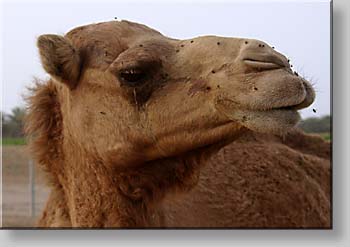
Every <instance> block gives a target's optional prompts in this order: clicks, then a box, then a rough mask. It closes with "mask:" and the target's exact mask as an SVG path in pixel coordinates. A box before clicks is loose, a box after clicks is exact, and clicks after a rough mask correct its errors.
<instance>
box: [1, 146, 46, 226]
mask: <svg viewBox="0 0 350 247" xmlns="http://www.w3.org/2000/svg"><path fill="white" fill-rule="evenodd" d="M2 151H3V152H2V155H3V156H2V226H3V227H31V226H34V225H35V222H36V220H37V218H38V216H39V215H40V212H41V211H42V209H43V207H44V206H45V202H46V199H47V197H48V193H49V189H48V188H47V187H46V186H45V182H44V178H43V175H42V174H41V173H40V171H39V170H37V169H36V170H35V197H34V198H35V214H33V215H32V212H31V210H32V208H31V197H32V195H31V186H30V180H29V174H30V173H29V170H30V169H29V160H30V157H29V155H28V150H27V148H26V146H3V147H2Z"/></svg>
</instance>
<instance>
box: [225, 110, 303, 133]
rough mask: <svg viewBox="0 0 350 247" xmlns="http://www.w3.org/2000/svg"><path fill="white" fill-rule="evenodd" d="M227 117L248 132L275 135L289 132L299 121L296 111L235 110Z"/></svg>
mask: <svg viewBox="0 0 350 247" xmlns="http://www.w3.org/2000/svg"><path fill="white" fill-rule="evenodd" d="M228 117H229V118H230V119H231V120H233V121H237V122H239V123H240V124H241V125H243V126H244V127H246V128H248V129H250V130H253V131H257V132H260V133H271V134H277V135H281V134H285V133H287V132H289V131H290V130H292V129H293V128H294V126H295V125H296V124H297V123H298V122H299V120H300V114H299V113H298V112H297V111H295V110H288V109H274V110H268V111H252V110H242V111H237V110H236V111H233V112H232V114H230V115H229V116H228Z"/></svg>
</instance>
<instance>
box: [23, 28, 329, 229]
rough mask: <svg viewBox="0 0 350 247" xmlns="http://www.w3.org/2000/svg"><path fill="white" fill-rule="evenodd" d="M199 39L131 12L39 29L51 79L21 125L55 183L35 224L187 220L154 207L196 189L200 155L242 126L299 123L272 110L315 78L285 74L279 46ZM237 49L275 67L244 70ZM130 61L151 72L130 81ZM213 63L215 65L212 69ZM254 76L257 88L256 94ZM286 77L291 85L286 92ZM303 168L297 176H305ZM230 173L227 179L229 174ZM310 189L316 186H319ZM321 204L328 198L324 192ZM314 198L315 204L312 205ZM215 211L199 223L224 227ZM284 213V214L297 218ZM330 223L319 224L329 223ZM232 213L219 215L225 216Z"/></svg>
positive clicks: (301, 98) (296, 99)
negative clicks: (121, 17) (130, 16)
mask: <svg viewBox="0 0 350 247" xmlns="http://www.w3.org/2000/svg"><path fill="white" fill-rule="evenodd" d="M195 41H196V42H190V41H188V44H186V45H184V42H185V41H177V40H173V39H169V38H166V37H164V36H162V35H161V34H160V33H158V32H156V31H154V30H152V29H149V28H147V27H146V26H143V25H139V24H135V23H130V22H108V23H100V24H94V25H88V26H85V27H80V28H77V29H74V30H73V31H71V32H69V33H68V34H67V35H66V36H65V37H60V36H56V35H43V36H41V37H40V38H39V40H38V47H39V51H40V54H41V59H42V63H43V67H44V69H45V70H46V71H47V72H48V73H49V74H50V75H51V76H52V78H53V80H50V81H48V82H46V83H37V84H36V86H35V87H34V88H33V89H32V92H31V96H30V97H29V98H28V102H29V108H28V117H27V121H26V131H27V134H28V136H29V137H30V138H31V139H32V141H31V144H30V145H31V147H32V150H33V152H34V157H35V160H36V162H37V163H38V165H40V166H41V167H43V168H44V169H45V170H46V171H47V172H48V173H49V175H50V177H51V186H52V194H51V196H50V198H49V201H48V203H47V205H46V208H45V210H44V213H43V215H42V217H41V219H40V221H39V226H42V227H147V226H164V225H167V226H182V225H186V226H189V225H188V223H186V220H184V221H183V222H178V221H177V222H176V221H173V222H172V221H171V220H169V218H168V216H170V215H171V212H170V211H169V210H167V211H163V210H162V206H161V204H162V202H163V201H164V200H165V198H170V195H174V194H180V193H183V192H189V191H190V190H191V189H192V188H193V187H195V185H196V184H197V183H198V181H199V179H200V171H201V170H203V165H204V164H205V163H206V161H207V160H208V159H209V158H210V157H211V156H212V155H213V154H215V153H217V151H218V150H219V149H220V148H221V147H223V146H225V145H227V144H228V143H230V142H233V141H234V140H239V139H237V138H238V137H239V136H241V135H242V134H244V133H245V132H246V131H247V129H246V128H245V127H249V128H251V129H253V130H254V129H255V130H261V131H264V132H272V131H275V129H276V131H277V132H279V131H282V130H283V131H284V132H285V131H286V130H289V129H290V128H291V127H292V126H293V125H294V124H295V123H296V121H295V120H296V117H295V116H296V112H295V111H286V110H280V109H278V110H275V108H280V107H283V106H292V107H294V108H295V109H299V108H300V106H303V107H306V106H308V105H309V104H311V102H312V101H313V97H314V95H313V90H312V88H311V86H309V84H308V83H307V82H306V81H304V80H303V79H301V78H299V77H296V76H295V75H294V74H293V73H291V70H290V68H289V67H288V66H287V65H286V64H285V61H286V59H285V57H284V56H283V55H281V54H279V53H277V52H275V51H273V49H272V48H269V47H267V46H265V48H263V50H260V48H257V47H262V46H261V45H259V46H258V45H257V44H258V43H259V42H260V41H255V40H251V41H250V42H249V44H250V45H249V46H246V45H245V43H244V42H243V41H244V40H242V39H233V38H232V39H229V38H220V46H218V45H217V37H213V36H210V37H201V38H197V39H196V40H195ZM179 42H180V43H179ZM181 42H182V43H181ZM179 44H182V45H179ZM189 44H192V45H189ZM211 46H213V47H212V48H211V50H209V49H208V47H211ZM214 47H215V48H214ZM227 49H230V51H231V53H230V54H229V55H228V53H227V51H226V50H227ZM257 49H259V50H257ZM261 51H263V53H261ZM233 54H234V55H236V56H237V59H236V60H233V58H232V56H233ZM244 54H250V55H249V56H252V55H251V54H253V55H254V54H259V57H258V59H260V60H259V61H261V60H262V59H267V60H268V62H269V63H267V65H266V63H264V62H263V61H262V62H259V63H258V65H256V64H253V65H254V66H265V67H266V66H267V67H268V66H271V65H269V64H270V62H271V61H270V60H271V59H273V60H272V61H276V63H275V65H273V66H275V67H276V66H277V68H275V67H274V69H273V70H272V69H270V68H268V69H269V70H266V71H265V70H264V71H260V70H261V69H260V68H259V70H257V71H255V70H254V67H253V68H249V69H247V65H246V64H245V60H240V57H242V56H243V55H244ZM261 54H262V55H261ZM264 54H265V55H264ZM266 54H267V55H266ZM214 55H215V56H214ZM203 56H204V58H205V59H203ZM261 56H262V57H261ZM249 59H250V57H249ZM198 61H201V62H198ZM280 64H282V65H280ZM283 66H285V67H283ZM134 68H137V69H138V70H142V71H143V72H144V73H145V74H146V75H147V77H145V79H144V80H143V81H142V82H140V83H137V84H132V83H131V82H129V81H125V80H124V79H123V78H122V77H121V72H122V71H125V70H126V71H128V70H132V69H134ZM213 68H214V69H215V68H216V70H215V71H217V72H215V73H212V70H213ZM218 68H220V69H218ZM252 73H255V75H254V76H253V77H252V76H251V74H252ZM280 76H282V78H283V81H281V80H280ZM246 80H248V82H247V81H246ZM267 82H268V83H267ZM270 84H271V85H272V86H271V85H270ZM252 85H256V86H259V90H258V91H256V90H253V92H252V91H251V89H252V88H253V87H252ZM288 85H289V89H290V91H285V90H283V89H284V88H286V87H287V86H288ZM204 88H205V90H203V89H204ZM189 92H190V95H188V94H189ZM252 93H254V95H255V96H254V97H252V95H251V94H252ZM247 97H248V98H249V97H250V99H251V101H252V102H250V101H249V102H248V101H247ZM253 99H254V100H253ZM264 99H265V100H264ZM247 102H248V103H247ZM259 107H260V108H259ZM242 116H243V117H242ZM241 119H244V121H242V120H241ZM267 121H269V125H266V122H267ZM269 144H271V143H269ZM271 146H274V145H271ZM268 148H269V149H270V147H268ZM259 151H260V152H262V151H263V149H260V150H259ZM252 152H253V151H252ZM278 157H279V156H278ZM268 158H271V157H268ZM228 159H229V158H228ZM218 162H220V163H221V164H225V162H226V161H224V160H221V161H218ZM227 162H228V161H227ZM269 162H272V161H269ZM234 163H235V162H233V163H229V164H226V165H224V167H222V166H219V165H216V166H215V167H216V168H219V167H220V169H221V170H220V171H218V170H215V169H214V170H211V169H212V168H210V167H212V166H210V167H209V168H207V169H209V170H207V171H208V174H209V175H208V177H209V178H210V179H211V181H216V174H219V173H220V172H223V171H227V169H230V167H234ZM218 164H219V163H218ZM214 165H215V162H214ZM271 167H273V165H271ZM276 169H277V171H278V170H280V169H281V168H280V167H277V168H276ZM290 169H294V168H293V167H292V166H291V167H290ZM242 170H244V169H242ZM203 171H205V170H203ZM204 174H205V173H204ZM298 174H299V175H298V176H299V179H302V178H303V176H304V175H305V174H304V173H302V172H301V173H298ZM241 176H243V177H244V176H245V175H244V174H242V175H241ZM204 177H205V176H204ZM228 178H230V182H229V183H228V184H227V189H230V188H231V187H232V186H231V185H230V183H232V184H234V183H235V182H236V181H234V180H235V178H234V177H228ZM301 183H302V182H301ZM200 184H201V182H200ZM209 185H210V183H208V186H209ZM262 185H264V184H259V186H262ZM214 187H215V186H214ZM203 188H206V185H205V184H204V187H203ZM288 188H290V187H288ZM215 189H217V188H215ZM237 189H240V187H239V186H238V187H237ZM250 189H251V190H254V189H257V187H256V185H254V186H252V187H250ZM286 191H287V190H286ZM311 193H312V194H313V195H315V196H317V195H318V194H320V193H322V191H319V190H314V191H312V192H311ZM198 194H200V193H198ZM214 194H215V193H214ZM208 195H209V194H208ZM228 195H229V194H228ZM282 198H283V197H282ZM203 199H205V197H203ZM226 199H227V198H226ZM227 200H228V201H230V199H229V198H228V199H227ZM188 201H190V200H188ZM235 202H237V203H239V201H237V200H235ZM206 203H209V202H206ZM221 203H222V205H226V204H225V202H222V201H221ZM321 203H322V205H321V207H324V208H329V205H328V204H327V202H326V201H321ZM328 203H329V202H328ZM209 204H210V203H209ZM166 205H167V204H164V206H165V208H166V207H167V206H166ZM174 205H175V204H174ZM193 205H194V204H193ZM278 205H279V204H278V203H277V202H276V204H275V207H277V206H278ZM202 206H204V204H203V205H202ZM217 206H220V205H217ZM237 206H239V205H238V204H237ZM312 207H313V208H315V209H317V206H316V205H315V204H312ZM230 208H231V209H232V210H233V207H230ZM174 209H175V207H174ZM231 209H227V210H231ZM255 210H257V212H258V211H259V210H261V208H259V207H255ZM301 210H303V209H301ZM321 211H322V210H321ZM321 211H318V210H317V213H315V214H313V215H311V216H310V217H309V218H307V217H306V216H305V217H306V218H305V220H306V222H308V221H310V222H311V221H312V222H313V219H314V217H319V214H321V213H323V211H322V212H321ZM247 212H248V211H247ZM284 213H285V214H288V213H286V212H284ZM290 213H291V214H293V213H295V211H292V212H290ZM234 215H236V214H234ZM242 215H245V214H242ZM183 216H185V213H183ZM220 217H221V216H220ZM220 217H218V218H217V219H215V220H214V221H212V220H213V219H210V217H209V218H208V217H207V218H206V217H203V222H204V223H203V222H201V223H200V224H203V226H205V225H207V224H209V225H215V226H220V223H219V222H218V220H219V219H220ZM235 217H236V216H235ZM242 217H243V216H242ZM244 217H246V216H244ZM247 217H248V216H247ZM288 217H289V216H288ZM325 217H326V216H325ZM179 219H182V216H179ZM189 219H190V218H189ZM288 219H289V220H286V221H281V224H282V225H284V224H286V225H288V224H289V226H294V225H298V224H299V223H300V221H298V222H296V224H294V223H295V222H294V221H293V219H292V218H288ZM206 220H207V221H206ZM241 220H243V221H244V219H243V218H242V219H241ZM272 220H274V221H273V222H272ZM275 220H276V219H272V218H267V219H266V222H265V223H266V226H273V225H278V222H277V221H275ZM198 222H199V221H198ZM215 222H216V223H215ZM303 222H305V221H303ZM325 222H326V221H321V222H319V223H315V224H319V226H325V225H327V224H326V223H327V222H326V223H325ZM236 223H237V222H236ZM236 223H234V222H233V221H230V222H222V226H235V225H236ZM237 224H238V223H237ZM250 224H251V223H250ZM300 224H301V225H302V226H304V225H308V224H304V223H300ZM193 225H196V224H194V223H193ZM257 225H259V223H257ZM309 225H311V224H309Z"/></svg>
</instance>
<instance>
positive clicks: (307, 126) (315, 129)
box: [298, 115, 331, 135]
mask: <svg viewBox="0 0 350 247" xmlns="http://www.w3.org/2000/svg"><path fill="white" fill-rule="evenodd" d="M298 126H299V128H301V129H302V130H304V131H305V132H307V133H329V132H330V131H331V117H330V116H329V115H327V116H324V117H320V118H316V117H311V118H307V119H304V120H302V121H301V122H300V123H299V125H298ZM328 135H329V134H328Z"/></svg>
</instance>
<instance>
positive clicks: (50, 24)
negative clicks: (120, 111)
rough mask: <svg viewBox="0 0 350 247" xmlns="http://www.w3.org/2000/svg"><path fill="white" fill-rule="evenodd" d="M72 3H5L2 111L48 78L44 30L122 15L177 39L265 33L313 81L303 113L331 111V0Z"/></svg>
mask: <svg viewBox="0 0 350 247" xmlns="http://www.w3.org/2000/svg"><path fill="white" fill-rule="evenodd" d="M72 2H73V1H71V2H65V1H63V2H60V3H58V2H56V3H45V2H38V1H27V2H3V3H2V8H1V10H2V13H1V26H2V28H1V44H2V51H1V54H2V55H1V60H2V61H1V62H2V68H1V71H2V73H1V83H2V109H1V110H2V111H5V112H10V111H11V109H12V108H13V107H15V106H24V101H23V95H25V93H26V87H28V86H30V85H31V84H32V83H33V78H34V77H37V78H41V79H46V78H48V75H47V74H46V73H45V71H44V70H43V69H42V67H41V65H40V60H39V56H38V51H37V48H36V39H37V37H38V36H39V35H41V34H46V33H53V34H61V35H64V34H65V33H66V32H68V31H69V30H70V29H72V28H74V27H77V26H80V25H85V24H90V23H95V22H101V21H111V20H113V19H114V18H115V17H117V18H118V19H119V20H121V19H123V20H129V21H133V22H138V23H142V24H145V25H147V26H149V27H152V28H154V29H156V30H158V31H160V32H161V33H162V34H163V35H166V36H168V37H172V38H178V39H189V38H192V37H196V36H202V35H217V36H225V37H245V38H254V39H260V40H263V41H265V42H267V43H268V44H270V45H271V46H274V47H276V50H277V51H279V52H281V53H283V54H284V55H286V56H287V57H288V58H289V59H290V60H291V63H292V64H293V69H295V70H296V71H297V72H298V73H299V75H301V76H303V77H305V78H306V79H308V80H309V81H311V83H312V84H313V85H314V88H315V90H316V100H315V102H314V103H313V104H312V105H311V106H310V107H309V108H307V109H304V110H302V111H301V115H302V117H303V118H306V117H319V116H323V115H326V114H329V113H330V4H329V2H328V1H324V0H320V1H310V0H308V1H307V0H306V1H295V2H293V1H270V2H269V1H264V2H261V1H245V2H221V3H217V2H216V3H214V2H212V3H210V2H206V3H199V2H194V3H185V2H181V1H179V2H173V3H160V2H148V3H147V2H143V3H136V2H129V3H125V2H124V3H121V2H114V3H112V2H110V1H108V2H103V1H98V0H96V1H85V2H76V3H72ZM312 109H316V113H315V112H313V110H312Z"/></svg>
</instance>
